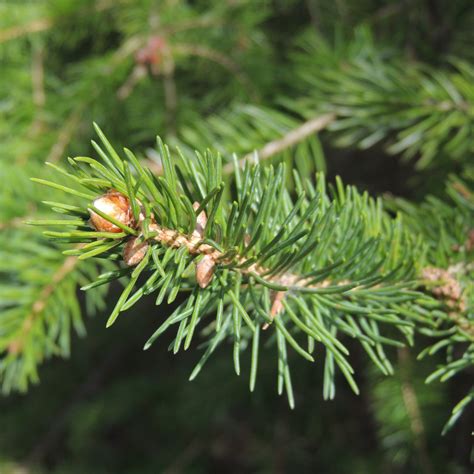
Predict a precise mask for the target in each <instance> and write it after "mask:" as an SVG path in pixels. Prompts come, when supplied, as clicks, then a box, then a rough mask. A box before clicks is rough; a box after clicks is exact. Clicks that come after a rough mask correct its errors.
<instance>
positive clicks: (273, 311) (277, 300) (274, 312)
mask: <svg viewBox="0 0 474 474" xmlns="http://www.w3.org/2000/svg"><path fill="white" fill-rule="evenodd" d="M284 297H285V292H284V291H276V292H275V293H274V294H273V302H272V307H271V308H270V318H271V319H272V320H273V319H274V318H275V317H276V316H278V315H279V314H280V313H281V312H282V310H283V298H284ZM269 326H270V323H265V324H264V325H263V326H262V329H263V330H265V329H268V328H269Z"/></svg>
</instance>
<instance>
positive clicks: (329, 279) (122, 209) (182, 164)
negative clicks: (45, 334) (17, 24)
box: [36, 122, 429, 405]
mask: <svg viewBox="0 0 474 474" xmlns="http://www.w3.org/2000/svg"><path fill="white" fill-rule="evenodd" d="M319 123H320V122H319ZM97 132H98V134H99V136H100V138H101V141H102V144H103V147H104V148H102V147H100V146H99V145H97V144H95V145H94V146H95V148H96V150H97V151H98V153H99V155H100V156H101V158H102V163H101V162H99V161H97V160H95V159H93V158H88V157H78V158H75V159H70V160H69V163H70V166H71V171H70V172H67V171H65V170H63V169H62V168H59V167H57V166H56V165H55V166H54V168H55V169H56V170H57V171H59V172H60V173H61V174H63V175H65V176H66V177H67V178H68V179H69V180H72V181H73V182H75V183H76V186H77V188H71V187H69V186H63V185H58V184H56V183H54V182H52V181H46V180H36V181H38V182H40V183H42V184H46V185H48V186H51V187H53V188H55V189H62V190H63V191H64V192H66V193H67V194H69V195H73V196H78V197H81V198H82V199H84V198H85V199H86V200H87V199H88V200H89V202H90V203H91V204H86V206H85V208H82V210H81V211H80V212H79V214H82V215H83V214H84V211H86V210H88V212H89V214H90V216H91V219H90V223H91V224H92V226H93V229H90V223H89V222H88V221H87V220H86V219H84V218H82V220H81V219H80V220H79V221H77V217H78V212H77V211H76V210H75V211H74V216H75V217H74V220H72V219H69V220H63V221H61V220H58V221H50V222H49V225H51V224H53V225H55V226H60V227H61V226H67V228H71V227H72V228H73V230H65V231H47V232H46V233H45V234H46V235H48V236H49V237H50V238H53V239H55V240H59V241H68V242H76V243H81V244H82V247H81V248H80V249H74V250H72V251H71V252H73V254H74V255H78V256H79V259H89V258H92V257H94V258H102V259H106V260H123V261H124V262H125V265H124V266H122V268H120V269H119V270H117V271H113V272H107V273H105V274H103V275H101V276H100V277H99V278H98V279H97V280H96V281H93V282H91V283H90V284H88V285H86V286H85V287H84V289H88V288H94V287H97V286H101V285H102V284H104V283H108V282H110V281H113V280H115V279H117V278H120V277H123V276H126V277H127V278H128V283H126V285H125V289H124V291H123V293H122V295H121V296H120V298H119V299H118V301H117V303H116V305H115V308H114V309H113V311H112V313H111V315H110V317H109V319H108V322H107V325H108V326H109V325H111V324H113V323H114V322H115V321H116V320H117V318H118V316H119V314H120V313H121V312H123V311H125V310H127V309H129V308H130V307H131V306H133V305H134V304H135V303H136V302H137V301H138V300H139V299H140V298H141V297H143V296H146V295H150V294H152V293H154V292H157V294H158V295H157V299H156V304H157V305H159V304H161V302H163V301H164V300H165V299H166V301H168V302H169V303H170V302H172V301H174V300H175V299H176V297H177V295H178V293H183V294H188V295H189V296H188V298H187V299H186V300H185V301H184V302H183V303H182V304H181V305H179V306H178V308H177V309H176V310H175V311H174V312H173V313H172V314H171V316H169V317H168V318H167V319H166V320H165V321H164V322H163V323H162V324H161V325H160V327H159V328H158V329H157V330H156V331H155V333H154V334H153V335H152V336H151V337H150V339H149V340H148V341H147V343H146V345H145V348H149V347H150V346H151V345H152V344H153V342H154V341H155V340H156V339H157V338H158V337H159V336H160V335H161V334H162V333H163V332H164V331H166V330H167V329H170V328H171V327H172V326H174V325H178V330H177V332H176V338H175V340H174V342H173V343H172V345H171V348H172V350H173V352H174V353H176V352H178V351H179V349H180V348H181V347H182V346H183V347H184V349H187V348H188V347H190V345H191V342H192V341H193V337H194V334H195V333H196V328H197V326H198V325H202V324H204V321H207V323H208V329H203V331H202V332H203V333H204V334H209V332H211V334H212V329H213V330H214V332H215V335H214V336H211V338H210V339H209V341H208V343H207V350H206V352H205V354H204V356H203V358H202V360H201V361H200V362H199V363H198V365H197V366H196V368H195V370H194V371H193V373H192V374H191V379H193V378H194V377H195V376H196V375H197V374H198V373H199V371H200V370H201V368H202V366H203V364H204V363H205V361H206V360H207V359H208V357H209V356H210V355H211V353H212V352H213V351H214V350H215V349H216V348H217V347H218V346H219V345H220V344H221V343H222V342H223V341H224V340H226V339H230V340H231V341H233V360H234V366H235V370H236V373H237V374H239V373H240V372H241V368H240V356H241V352H242V351H243V350H244V347H245V346H246V344H247V343H246V342H245V341H247V340H249V339H250V340H252V341H253V342H252V344H251V345H252V357H251V358H252V364H251V365H252V368H251V387H254V386H255V380H256V379H255V377H256V373H257V372H256V367H257V358H258V355H259V345H260V337H259V336H258V334H259V327H260V326H261V325H264V326H265V327H266V325H271V326H272V327H273V330H274V332H275V333H276V341H277V349H278V353H279V356H278V360H279V367H280V368H279V374H280V375H279V383H278V386H279V392H280V393H281V392H282V391H283V389H284V388H285V389H286V392H287V396H288V400H289V403H290V405H293V403H294V394H293V389H292V384H291V376H290V372H289V366H288V353H287V345H289V346H291V347H292V348H293V349H294V350H295V352H297V353H298V354H299V355H301V356H302V357H304V358H305V359H307V360H309V361H313V360H314V358H313V356H312V355H311V352H313V350H314V349H315V343H321V344H322V345H323V346H324V347H325V350H326V352H327V357H326V369H325V370H326V372H327V374H328V375H327V376H326V377H325V386H324V393H325V396H327V397H329V398H331V397H333V396H334V376H335V370H334V365H337V366H338V367H339V369H340V370H341V371H342V373H343V374H344V376H345V377H346V379H347V381H348V382H349V384H350V385H351V387H352V388H353V389H354V390H355V391H356V392H357V391H358V388H357V385H356V383H355V380H354V378H353V372H354V371H353V369H352V367H351V366H350V363H349V362H348V360H347V356H348V354H349V353H348V350H347V348H346V347H345V346H344V344H343V343H342V342H341V341H340V335H341V334H345V335H348V336H350V337H353V338H355V339H358V340H359V341H360V342H361V344H362V346H363V348H364V349H365V350H366V352H367V354H368V355H369V357H370V358H371V359H372V360H373V361H374V363H375V364H376V365H377V366H378V367H379V368H380V370H381V371H382V372H383V373H387V374H388V373H390V372H391V371H392V367H391V365H390V363H389V361H388V359H387V357H386V356H385V353H384V349H383V346H384V345H389V346H390V345H393V346H395V347H400V346H402V345H403V343H402V342H400V341H398V340H397V339H396V338H393V337H391V336H390V337H389V336H383V335H382V334H381V330H380V328H379V325H380V324H384V325H388V326H391V327H393V328H395V329H396V330H398V331H399V332H400V333H401V334H402V336H403V338H405V339H406V340H407V341H408V342H411V340H412V334H413V327H414V323H413V321H411V315H412V314H413V313H412V312H411V311H410V310H409V308H410V306H409V305H412V304H414V303H415V302H417V303H416V304H417V306H419V305H423V304H424V303H423V301H424V299H426V298H427V297H426V296H423V295H422V294H421V293H418V292H417V291H415V289H416V281H415V280H414V277H415V276H416V273H415V272H414V269H415V259H416V255H417V254H418V253H419V252H421V251H422V248H421V247H420V243H419V242H417V241H416V239H412V237H410V236H409V235H408V234H407V233H406V232H405V231H404V229H403V225H402V222H401V221H400V220H399V219H393V218H392V217H390V216H389V215H388V214H386V213H384V211H383V210H382V207H381V201H374V200H372V199H370V198H369V197H368V196H367V194H363V195H360V194H358V193H357V191H356V190H355V189H354V188H351V187H347V188H345V187H344V186H343V185H342V183H341V182H340V180H338V181H337V182H336V187H335V188H334V191H333V192H332V193H331V194H329V193H328V192H327V191H326V183H325V180H324V177H323V175H319V176H317V178H316V183H315V184H313V182H312V180H309V179H305V180H303V179H302V178H301V177H300V176H299V175H298V173H294V180H295V189H296V191H297V198H296V200H293V199H292V198H291V196H290V194H289V192H288V191H287V190H286V188H285V186H284V182H285V179H286V177H285V167H284V166H283V165H280V166H278V167H277V168H276V169H275V168H273V167H272V166H269V167H265V168H263V167H261V166H260V165H259V164H256V165H255V166H250V165H249V163H248V162H246V163H245V165H244V169H241V168H240V167H239V166H238V164H236V166H235V169H234V174H235V186H236V194H235V196H234V197H232V196H231V195H230V192H231V191H230V189H229V187H228V186H226V185H224V183H223V182H222V172H223V167H222V163H221V159H220V157H219V156H218V155H215V154H213V153H211V152H209V151H208V152H206V153H204V154H199V153H198V154H197V155H196V156H195V157H194V158H193V159H190V158H188V157H187V156H186V157H185V156H184V155H182V154H180V153H179V150H178V151H176V152H175V153H173V154H171V152H170V150H169V149H168V148H167V147H166V146H165V145H163V144H162V142H161V141H160V140H158V153H159V155H160V158H161V160H162V164H163V174H162V176H158V177H157V176H155V175H153V174H151V173H150V171H149V170H147V169H145V168H143V167H142V165H141V164H140V162H139V161H138V160H137V158H136V157H135V155H134V154H133V153H132V152H131V151H129V150H128V149H125V155H126V157H127V159H126V160H124V159H123V158H121V157H120V156H119V154H118V153H117V152H116V151H115V149H114V148H113V147H112V145H111V144H110V143H109V141H108V140H107V139H106V137H105V136H104V134H103V133H102V132H101V130H100V129H99V128H97ZM80 189H83V190H84V191H86V190H87V191H86V192H84V191H81V190H80ZM112 189H113V191H112ZM104 192H105V194H104ZM94 195H95V196H96V197H94ZM56 207H57V205H56ZM67 209H68V205H67V204H66V203H65V204H64V205H62V206H61V207H60V210H61V213H63V212H65V213H66V214H67V213H68V211H67ZM71 217H72V215H71ZM37 224H39V225H48V221H40V222H37ZM74 227H75V230H74ZM120 249H122V255H121V254H120ZM69 252H70V251H66V253H69ZM426 301H429V298H428V299H427V300H426ZM212 314H215V319H214V320H212V317H211V315H212ZM424 314H425V315H426V317H428V316H429V311H424ZM419 318H420V316H419V315H416V318H415V319H416V320H419ZM422 319H423V317H422ZM178 323H179V324H178ZM427 324H429V321H427ZM303 336H304V337H303ZM302 337H303V339H305V341H306V343H307V348H305V347H304V345H305V344H304V342H303V341H302V340H301V339H302Z"/></svg>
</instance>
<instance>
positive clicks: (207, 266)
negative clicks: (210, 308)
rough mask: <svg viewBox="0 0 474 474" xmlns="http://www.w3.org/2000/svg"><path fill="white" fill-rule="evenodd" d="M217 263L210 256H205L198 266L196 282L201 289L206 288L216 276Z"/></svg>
mask: <svg viewBox="0 0 474 474" xmlns="http://www.w3.org/2000/svg"><path fill="white" fill-rule="evenodd" d="M215 266H216V262H215V261H214V259H213V258H212V257H211V256H210V255H204V257H203V259H202V260H201V261H200V262H199V263H198V264H197V265H196V281H197V282H198V285H199V286H200V287H201V288H206V286H207V285H209V283H210V282H211V280H212V277H213V276H214V268H215Z"/></svg>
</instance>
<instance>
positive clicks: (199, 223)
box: [193, 202, 207, 238]
mask: <svg viewBox="0 0 474 474" xmlns="http://www.w3.org/2000/svg"><path fill="white" fill-rule="evenodd" d="M199 205H200V204H199V203H198V202H195V203H193V209H194V210H195V211H197V210H198V209H199ZM206 224H207V215H206V213H205V212H204V211H201V212H200V213H199V215H198V216H197V217H196V228H195V229H194V232H193V235H194V236H195V237H201V238H202V237H204V229H205V228H206Z"/></svg>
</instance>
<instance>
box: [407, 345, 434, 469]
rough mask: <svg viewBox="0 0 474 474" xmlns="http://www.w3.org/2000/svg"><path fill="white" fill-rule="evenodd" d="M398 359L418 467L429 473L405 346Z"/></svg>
mask: <svg viewBox="0 0 474 474" xmlns="http://www.w3.org/2000/svg"><path fill="white" fill-rule="evenodd" d="M398 360H399V362H400V376H401V378H402V397H403V403H404V405H405V408H406V410H407V415H408V418H409V419H410V428H411V431H412V433H413V437H414V440H415V447H416V450H417V451H418V457H419V460H420V467H421V469H422V471H423V473H424V474H431V473H432V472H433V466H432V463H431V459H430V457H429V454H428V447H427V445H426V436H425V425H424V423H423V417H422V415H421V411H420V405H419V403H418V397H417V395H416V391H415V388H414V387H413V384H412V383H411V373H410V353H409V352H408V349H407V348H406V347H403V348H400V349H399V350H398Z"/></svg>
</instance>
